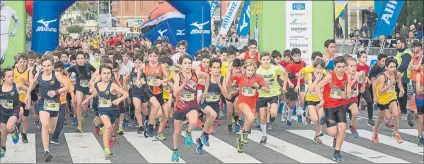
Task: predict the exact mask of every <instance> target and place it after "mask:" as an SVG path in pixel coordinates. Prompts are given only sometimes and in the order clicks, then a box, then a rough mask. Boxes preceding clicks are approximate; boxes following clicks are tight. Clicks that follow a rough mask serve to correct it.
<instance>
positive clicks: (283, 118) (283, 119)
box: [281, 113, 286, 122]
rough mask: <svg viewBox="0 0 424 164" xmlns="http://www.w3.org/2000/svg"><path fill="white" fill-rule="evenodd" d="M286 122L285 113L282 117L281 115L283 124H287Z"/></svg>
mask: <svg viewBox="0 0 424 164" xmlns="http://www.w3.org/2000/svg"><path fill="white" fill-rule="evenodd" d="M285 121H286V114H285V113H283V114H282V115H281V122H285Z"/></svg>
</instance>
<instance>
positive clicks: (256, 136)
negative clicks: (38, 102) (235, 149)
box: [249, 130, 336, 163]
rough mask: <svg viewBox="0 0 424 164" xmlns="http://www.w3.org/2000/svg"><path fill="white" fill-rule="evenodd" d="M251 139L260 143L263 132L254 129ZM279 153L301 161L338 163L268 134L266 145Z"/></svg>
mask: <svg viewBox="0 0 424 164" xmlns="http://www.w3.org/2000/svg"><path fill="white" fill-rule="evenodd" d="M249 139H250V140H252V141H255V142H256V143H259V142H260V141H261V139H262V132H260V131H259V130H252V133H251V134H249ZM264 146H266V147H268V148H270V149H272V150H274V151H276V152H278V153H281V154H283V155H285V156H287V157H289V158H291V159H294V160H296V161H298V162H300V163H336V162H334V161H332V160H330V159H327V158H325V157H323V156H320V155H318V154H315V153H313V152H310V151H308V150H305V149H303V148H301V147H298V146H296V145H293V144H291V143H288V142H286V141H284V140H280V139H278V138H276V137H273V136H270V135H268V140H267V143H266V144H265V145H264Z"/></svg>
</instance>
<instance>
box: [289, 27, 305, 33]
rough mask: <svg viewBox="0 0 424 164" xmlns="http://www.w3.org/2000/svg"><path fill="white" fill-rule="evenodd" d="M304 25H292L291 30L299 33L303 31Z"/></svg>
mask: <svg viewBox="0 0 424 164" xmlns="http://www.w3.org/2000/svg"><path fill="white" fill-rule="evenodd" d="M306 29H307V28H306V27H292V28H291V31H294V32H297V33H301V32H303V31H306Z"/></svg>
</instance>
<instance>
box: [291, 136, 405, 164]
mask: <svg viewBox="0 0 424 164" xmlns="http://www.w3.org/2000/svg"><path fill="white" fill-rule="evenodd" d="M288 131H289V132H290V133H293V134H296V135H298V136H302V137H304V138H307V139H309V140H312V141H313V137H314V136H315V132H314V131H313V130H288ZM321 140H322V142H323V144H324V145H327V146H329V147H333V137H330V136H327V135H324V136H323V137H321ZM341 151H343V152H346V153H349V154H352V155H354V156H357V157H359V158H362V159H365V160H368V161H371V162H374V163H409V162H407V161H404V160H402V159H399V158H396V157H392V156H390V155H387V154H383V153H380V152H377V151H374V150H371V149H368V148H365V147H362V146H359V145H355V144H352V143H349V142H346V141H344V142H343V145H342V149H341ZM328 153H333V152H328Z"/></svg>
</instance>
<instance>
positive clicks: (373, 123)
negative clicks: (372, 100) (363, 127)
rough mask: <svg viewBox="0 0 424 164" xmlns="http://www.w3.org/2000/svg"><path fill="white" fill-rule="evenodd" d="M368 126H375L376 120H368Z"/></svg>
mask: <svg viewBox="0 0 424 164" xmlns="http://www.w3.org/2000/svg"><path fill="white" fill-rule="evenodd" d="M368 126H371V127H374V126H375V122H374V120H372V119H371V120H368Z"/></svg>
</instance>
